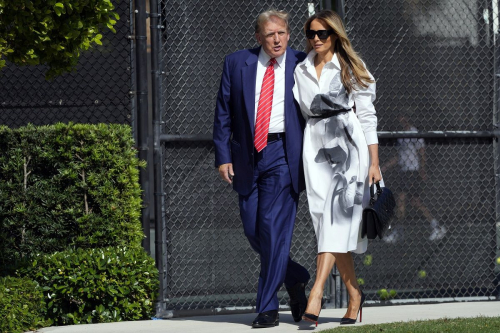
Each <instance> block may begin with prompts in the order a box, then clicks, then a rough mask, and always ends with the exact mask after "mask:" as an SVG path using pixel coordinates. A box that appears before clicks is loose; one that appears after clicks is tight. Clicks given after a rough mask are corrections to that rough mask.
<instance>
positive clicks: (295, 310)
mask: <svg viewBox="0 0 500 333" xmlns="http://www.w3.org/2000/svg"><path fill="white" fill-rule="evenodd" d="M306 284H307V283H297V284H296V285H295V286H293V287H291V288H286V291H287V292H288V295H289V296H290V302H289V305H290V310H292V317H293V320H295V322H299V321H301V320H302V316H303V315H304V312H305V311H306V307H307V298H306Z"/></svg>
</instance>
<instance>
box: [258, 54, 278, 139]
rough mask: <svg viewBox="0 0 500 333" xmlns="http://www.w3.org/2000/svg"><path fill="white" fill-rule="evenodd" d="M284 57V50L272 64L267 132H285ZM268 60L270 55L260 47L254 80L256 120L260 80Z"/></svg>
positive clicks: (262, 78) (262, 77) (260, 87)
mask: <svg viewBox="0 0 500 333" xmlns="http://www.w3.org/2000/svg"><path fill="white" fill-rule="evenodd" d="M285 59H286V51H285V53H284V54H283V55H282V56H280V57H278V58H276V64H275V65H274V94H273V107H272V110H271V120H270V124H269V133H281V132H285ZM269 60H271V57H270V56H269V55H268V54H267V53H266V52H265V51H264V49H263V48H261V49H260V53H259V61H258V63H257V79H256V80H255V120H257V109H258V107H259V98H260V91H261V89H262V81H263V80H264V74H265V73H266V69H267V67H268V66H269Z"/></svg>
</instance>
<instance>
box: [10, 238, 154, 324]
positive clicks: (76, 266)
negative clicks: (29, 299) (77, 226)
mask: <svg viewBox="0 0 500 333" xmlns="http://www.w3.org/2000/svg"><path fill="white" fill-rule="evenodd" d="M18 273H19V274H21V275H26V276H29V277H31V278H33V279H34V280H36V281H38V282H39V283H40V286H42V289H43V292H44V296H45V298H46V302H47V316H48V318H50V319H51V320H52V323H53V324H56V325H66V324H83V323H104V322H114V321H122V320H140V319H149V318H150V317H151V316H153V315H154V311H155V309H154V302H155V299H156V294H157V289H158V271H157V269H156V267H155V264H154V260H153V259H152V258H151V257H149V256H148V255H147V254H146V252H145V251H144V250H143V249H140V248H127V247H109V248H105V249H76V250H68V251H63V252H57V253H54V254H50V255H40V256H38V258H37V259H36V260H34V261H33V263H32V264H31V265H30V266H29V267H25V268H22V269H20V270H19V272H18Z"/></svg>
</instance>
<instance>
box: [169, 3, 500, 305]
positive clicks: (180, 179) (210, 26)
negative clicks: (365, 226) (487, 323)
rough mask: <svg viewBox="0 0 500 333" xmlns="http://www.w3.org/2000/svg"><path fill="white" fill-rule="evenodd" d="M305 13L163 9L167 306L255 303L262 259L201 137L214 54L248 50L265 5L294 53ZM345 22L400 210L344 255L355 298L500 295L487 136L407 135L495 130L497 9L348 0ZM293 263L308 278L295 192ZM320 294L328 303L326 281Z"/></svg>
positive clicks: (308, 253) (310, 257)
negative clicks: (280, 22)
mask: <svg viewBox="0 0 500 333" xmlns="http://www.w3.org/2000/svg"><path fill="white" fill-rule="evenodd" d="M310 5H312V8H314V9H315V10H319V9H320V3H319V1H318V2H315V3H311V4H309V3H308V2H304V1H251V2H244V3H240V2H232V1H203V2H200V1H170V0H163V1H162V4H161V7H162V16H163V20H164V24H163V25H164V27H165V29H164V34H163V50H162V54H163V56H162V60H163V67H162V68H163V71H164V72H165V74H166V75H165V76H164V79H163V82H162V84H163V88H162V89H163V101H162V107H163V110H164V114H163V120H164V128H163V132H164V133H165V134H169V135H172V137H174V136H175V135H176V136H177V138H176V139H175V140H171V141H168V140H167V142H166V143H165V146H164V151H163V152H164V157H165V159H164V173H165V174H164V179H163V181H164V187H165V190H166V201H165V206H166V216H165V219H166V249H165V253H164V255H165V260H166V272H167V275H166V291H165V297H164V301H165V307H166V309H167V310H174V311H179V313H180V311H182V310H189V311H192V310H195V309H213V308H218V309H219V310H221V309H228V308H229V307H233V306H235V307H241V308H240V309H244V308H245V307H247V309H250V306H252V305H254V302H255V292H256V289H257V280H258V272H259V260H258V257H257V255H256V254H255V253H254V252H253V250H252V249H251V248H250V245H249V244H248V241H247V240H246V238H245V236H244V235H243V230H242V226H241V221H240V218H239V209H238V200H237V194H236V193H235V192H233V191H232V189H231V188H230V186H229V185H226V184H225V183H223V182H222V181H221V180H220V179H219V176H218V173H217V172H216V170H215V169H214V165H213V161H214V149H213V146H212V143H211V142H210V141H209V140H208V139H207V138H209V137H210V136H211V131H212V124H213V110H214V107H215V99H216V94H217V89H218V87H219V79H220V74H221V71H222V64H223V59H224V56H225V55H226V54H229V53H231V52H234V51H236V50H238V49H243V48H250V47H255V46H256V42H255V40H254V36H253V25H254V20H255V18H256V17H257V15H258V13H259V12H261V11H263V10H265V9H268V8H270V7H275V8H279V9H284V10H287V11H288V12H290V13H291V18H292V21H291V30H292V33H291V40H290V44H291V46H292V47H293V48H296V49H299V50H302V49H304V37H303V33H302V25H303V22H305V20H306V19H307V17H308V15H309V14H308V13H309V9H311V7H309V6H310ZM345 14H346V16H345V21H346V26H347V29H348V33H349V36H350V38H351V39H352V41H353V44H354V46H355V48H356V50H358V51H359V52H360V54H361V55H362V58H363V60H364V61H365V62H366V63H367V65H368V67H369V69H370V71H371V72H372V74H373V75H374V76H375V78H376V79H377V95H378V97H377V101H376V108H377V110H378V116H379V127H378V128H379V131H383V132H394V131H397V132H396V133H392V136H391V135H387V136H383V135H381V140H380V160H381V167H382V169H383V174H384V179H385V182H386V185H387V186H388V187H390V188H391V189H392V190H393V192H394V193H395V196H396V198H397V200H398V209H397V212H396V218H395V221H394V228H393V230H392V232H391V234H390V235H389V236H390V237H387V239H386V240H385V241H383V240H376V241H371V242H370V246H369V249H368V252H367V253H366V254H365V255H361V256H355V263H356V272H357V275H358V278H360V279H362V281H361V280H360V282H362V283H364V285H363V288H364V291H365V293H366V294H367V295H368V297H369V299H370V300H372V301H374V300H379V299H380V295H379V293H377V292H378V291H379V290H380V289H394V290H395V291H396V295H395V297H396V298H399V299H429V298H436V297H438V298H450V297H453V298H457V297H473V296H474V297H477V296H487V297H492V296H494V295H497V288H498V285H499V282H498V269H497V271H495V269H496V268H495V263H494V260H495V256H496V253H495V252H496V248H497V240H496V233H497V230H496V226H495V222H496V209H495V208H496V204H495V203H496V194H497V192H496V188H495V184H496V181H495V167H494V166H495V159H494V156H495V155H494V147H493V142H492V141H493V140H492V139H491V138H479V137H473V135H472V136H471V137H469V138H445V137H444V135H442V137H440V135H439V133H437V134H436V132H433V133H434V134H433V135H429V133H427V135H424V134H423V135H422V137H420V138H410V137H409V136H408V135H406V134H405V133H409V132H416V131H420V132H422V131H423V132H428V131H455V132H454V133H459V131H483V132H484V131H489V130H492V129H493V126H492V123H493V118H494V115H495V113H494V110H495V109H496V105H495V100H496V99H495V98H496V95H495V78H494V70H495V68H496V67H495V59H497V58H496V57H495V56H496V54H495V50H496V48H497V47H496V46H495V45H496V43H497V31H498V13H497V1H493V2H491V1H490V2H487V1H483V0H479V1H465V0H459V1H455V0H426V1H425V0H383V1H374V0H370V1H355V0H352V1H351V0H346V1H345ZM398 133H399V134H398ZM462 134H463V133H462ZM398 135H399V137H398ZM410 136H411V135H410ZM457 136H458V135H457ZM389 137H392V138H389ZM424 137H425V138H424ZM183 138H184V139H183ZM183 140H184V142H183ZM291 255H292V257H293V258H294V259H295V260H296V261H298V262H299V263H301V264H303V265H304V266H306V267H307V268H308V269H309V270H310V272H311V273H314V271H315V266H316V265H315V257H316V239H315V236H314V231H313V228H312V223H311V221H310V217H309V212H308V208H307V202H306V200H305V195H304V194H303V195H302V196H301V201H300V205H299V212H298V215H297V223H296V226H295V232H294V240H293V244H292V250H291ZM311 281H314V274H313V275H312V279H311ZM311 286H312V283H310V285H309V287H311ZM327 289H328V290H327V291H326V294H325V297H326V298H327V299H328V300H329V301H330V302H333V301H334V299H333V298H332V294H333V292H334V291H335V288H334V285H333V284H332V285H331V287H329V288H327ZM281 295H282V298H281V304H282V305H285V304H286V301H287V296H286V295H285V293H284V292H283V290H282V291H281ZM337 295H338V293H337ZM344 296H345V295H344ZM392 296H393V297H394V294H393V295H392ZM388 297H391V296H390V295H389V296H388ZM382 298H384V295H382ZM340 305H345V302H344V303H342V304H340Z"/></svg>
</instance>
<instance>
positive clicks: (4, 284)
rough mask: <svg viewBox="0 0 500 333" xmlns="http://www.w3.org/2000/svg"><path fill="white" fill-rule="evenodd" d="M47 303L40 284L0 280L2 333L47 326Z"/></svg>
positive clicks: (11, 278) (20, 280) (14, 279)
mask: <svg viewBox="0 0 500 333" xmlns="http://www.w3.org/2000/svg"><path fill="white" fill-rule="evenodd" d="M45 312H46V307H45V301H44V299H43V294H42V290H41V288H40V287H39V286H38V283H36V282H34V281H31V280H29V279H27V278H13V277H5V278H0V318H1V319H0V332H1V333H7V332H9V333H17V332H26V331H28V330H34V329H36V328H39V327H43V326H46V323H45V320H44V318H45Z"/></svg>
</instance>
